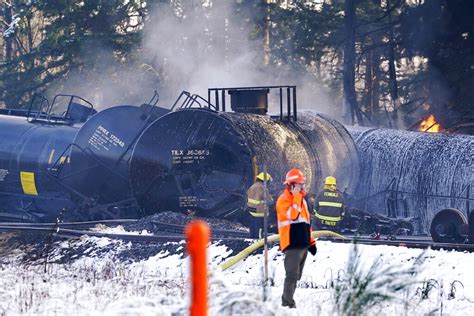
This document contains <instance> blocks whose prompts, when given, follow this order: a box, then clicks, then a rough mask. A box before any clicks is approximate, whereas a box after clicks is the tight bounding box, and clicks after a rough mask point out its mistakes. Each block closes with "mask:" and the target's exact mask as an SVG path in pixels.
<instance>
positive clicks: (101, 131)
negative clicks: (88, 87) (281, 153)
mask: <svg viewBox="0 0 474 316" xmlns="http://www.w3.org/2000/svg"><path fill="white" fill-rule="evenodd" d="M64 101H65V102H64ZM57 111H59V113H61V114H54V113H55V112H57ZM167 111H168V110H165V109H160V108H158V107H153V106H147V107H142V108H139V107H134V106H116V107H113V108H109V109H106V110H104V111H101V112H98V113H97V112H96V111H95V110H94V109H93V106H92V104H90V103H89V102H87V101H85V100H84V99H81V98H79V97H77V96H69V95H58V96H56V97H55V98H54V100H53V102H52V103H51V104H50V103H49V102H48V100H46V99H45V98H43V97H39V95H36V96H35V97H34V98H33V99H32V101H31V104H30V107H29V109H28V110H8V109H3V110H1V112H0V138H1V139H2V142H1V143H0V200H1V202H2V203H1V210H0V218H2V220H7V221H29V222H38V221H54V220H55V219H56V217H57V216H58V214H59V212H60V210H61V209H66V210H67V212H66V214H64V215H65V216H66V218H74V219H83V220H84V219H92V218H107V217H121V216H124V217H133V216H134V215H135V214H117V212H122V213H123V212H124V211H128V210H130V211H131V210H133V211H134V212H136V210H137V209H138V208H137V207H136V203H135V200H134V199H133V195H132V194H131V190H130V185H129V181H128V160H129V159H130V153H131V148H132V146H133V144H134V142H135V141H136V139H137V137H138V135H139V134H140V132H141V131H142V130H143V129H144V128H145V127H146V126H147V124H149V123H150V122H151V121H152V120H153V119H154V118H156V117H157V116H159V115H161V114H164V113H166V112H167ZM129 206H130V207H129ZM127 215H128V216H127Z"/></svg>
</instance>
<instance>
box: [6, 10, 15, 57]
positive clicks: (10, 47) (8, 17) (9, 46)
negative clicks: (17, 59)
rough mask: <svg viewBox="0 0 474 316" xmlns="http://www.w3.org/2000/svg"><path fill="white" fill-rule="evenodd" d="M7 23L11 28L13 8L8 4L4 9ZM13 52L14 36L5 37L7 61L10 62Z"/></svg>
mask: <svg viewBox="0 0 474 316" xmlns="http://www.w3.org/2000/svg"><path fill="white" fill-rule="evenodd" d="M4 17H5V23H6V24H7V25H8V26H9V25H10V24H11V23H12V8H11V6H9V5H8V4H7V5H6V6H5V9H4ZM12 51H13V35H9V36H7V37H5V61H7V62H8V61H10V60H11V58H12Z"/></svg>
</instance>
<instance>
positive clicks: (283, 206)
mask: <svg viewBox="0 0 474 316" xmlns="http://www.w3.org/2000/svg"><path fill="white" fill-rule="evenodd" d="M305 195H306V194H305V193H304V192H302V193H298V194H296V195H293V194H291V193H290V190H289V189H288V188H286V189H285V191H283V193H282V194H281V195H280V197H279V198H278V201H277V203H276V211H277V217H278V233H279V234H280V249H281V251H284V250H285V249H286V248H288V246H295V247H302V248H303V247H305V246H310V245H314V244H316V241H315V239H314V238H313V237H311V232H312V229H311V225H310V217H309V211H308V204H306V201H305V199H304V196H305Z"/></svg>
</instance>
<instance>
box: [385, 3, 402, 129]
mask: <svg viewBox="0 0 474 316" xmlns="http://www.w3.org/2000/svg"><path fill="white" fill-rule="evenodd" d="M390 2H391V1H390V0H387V9H388V10H390V8H391V3H390ZM388 23H389V25H390V26H389V27H390V33H389V41H390V42H389V46H388V47H389V53H388V74H389V89H390V98H391V99H392V107H393V127H395V128H396V127H397V125H398V124H397V121H398V117H397V111H398V108H399V106H400V101H399V99H398V83H397V73H396V70H395V36H394V32H393V23H392V12H388ZM389 125H390V127H392V123H391V122H390V121H389Z"/></svg>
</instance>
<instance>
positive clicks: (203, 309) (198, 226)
mask: <svg viewBox="0 0 474 316" xmlns="http://www.w3.org/2000/svg"><path fill="white" fill-rule="evenodd" d="M209 235H210V230H209V226H208V225H207V223H206V222H203V221H193V222H191V223H190V224H188V226H186V240H187V249H188V253H189V255H190V256H191V287H192V288H191V293H192V294H191V295H192V297H191V313H190V315H191V316H202V315H207V255H206V249H207V243H208V242H209Z"/></svg>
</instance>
